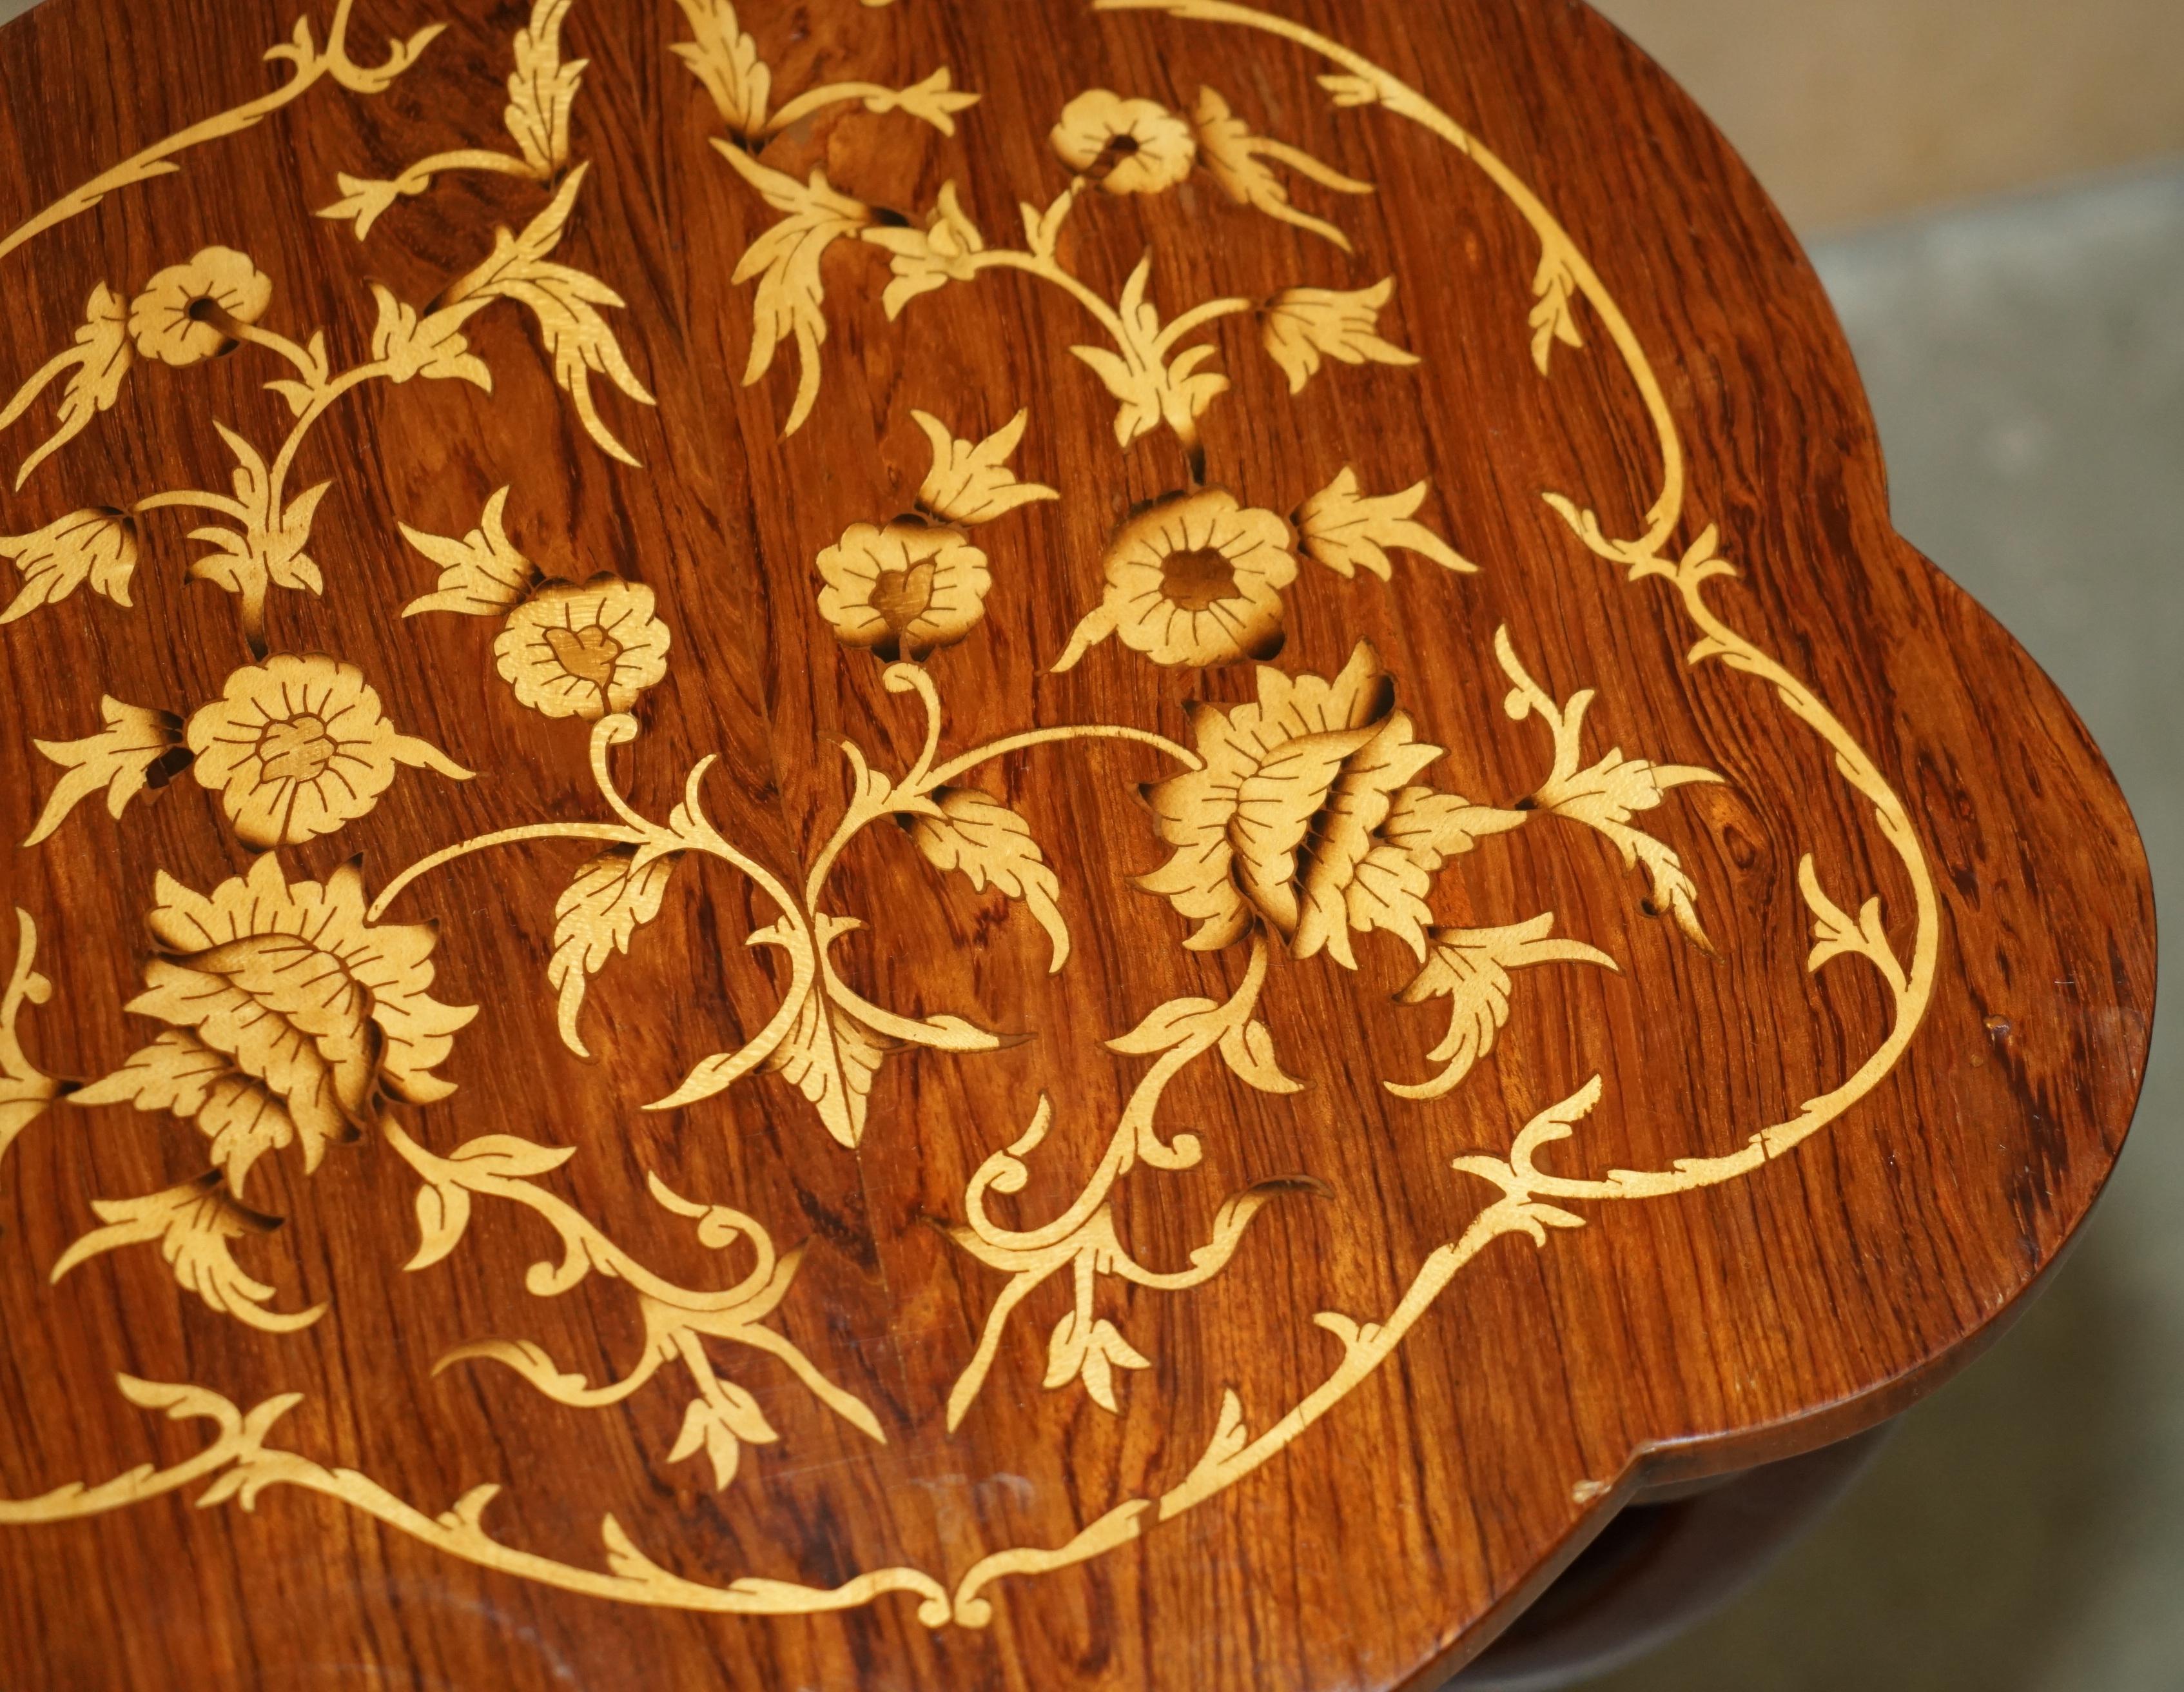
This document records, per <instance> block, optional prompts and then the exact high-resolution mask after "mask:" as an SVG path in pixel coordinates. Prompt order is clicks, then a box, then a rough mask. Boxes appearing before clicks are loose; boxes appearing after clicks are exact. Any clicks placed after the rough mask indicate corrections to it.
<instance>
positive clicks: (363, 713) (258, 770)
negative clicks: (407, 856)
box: [185, 653, 471, 847]
mask: <svg viewBox="0 0 2184 1692" xmlns="http://www.w3.org/2000/svg"><path fill="white" fill-rule="evenodd" d="M185 733H186V734H187V739H188V741H189V745H190V750H191V751H192V752H194V753H195V754H196V755H197V761H196V762H195V763H194V764H192V767H191V768H192V770H193V771H194V772H195V773H196V775H197V779H198V781H199V782H200V783H201V784H202V785H204V786H205V787H207V788H210V789H212V790H215V791H217V792H218V793H219V795H220V805H221V807H222V808H223V809H225V810H226V812H227V815H228V819H229V820H230V821H231V822H232V823H233V824H235V831H236V833H237V835H240V836H241V837H242V840H243V841H244V842H245V843H246V844H247V845H249V846H260V847H263V846H293V845H295V844H296V843H298V841H302V840H312V839H315V837H317V836H318V835H326V834H331V833H332V832H333V831H334V830H335V829H338V828H340V827H341V826H342V824H344V823H352V822H354V821H355V820H356V819H357V818H359V817H361V816H364V815H365V813H366V812H369V811H370V809H371V808H372V807H373V806H375V805H376V804H377V803H378V802H379V796H380V795H381V794H382V793H384V792H386V791H387V789H388V788H389V787H390V786H392V785H393V782H394V771H395V767H396V766H397V765H398V764H409V765H411V766H413V767H421V768H427V769H434V770H437V771H438V772H439V773H441V774H442V775H446V776H452V777H454V779H456V780H458V781H467V780H469V779H470V778H471V772H470V771H469V770H466V769H465V768H462V766H461V765H460V764H458V763H456V762H454V760H452V759H451V758H449V757H448V755H447V754H446V753H445V752H443V751H440V749H439V748H438V747H437V746H434V745H431V744H429V743H428V742H426V741H424V740H416V739H414V738H413V737H411V736H409V735H408V734H397V733H395V731H394V725H393V723H390V722H388V721H387V715H386V713H385V712H383V711H382V710H381V709H380V705H379V695H378V694H376V692H374V691H373V690H371V689H370V688H369V687H367V686H366V685H365V680H364V674H363V672H361V671H360V670H359V669H358V668H357V667H356V666H355V665H354V664H344V663H341V662H337V661H336V660H334V659H332V658H329V657H326V656H322V655H319V654H313V655H312V656H309V657H298V656H293V655H292V654H288V653H282V654H281V655H279V656H276V657H272V658H269V659H267V660H266V661H265V662H264V663H262V664H246V665H244V666H243V667H242V668H241V669H239V670H237V671H236V672H235V673H233V674H231V675H230V676H229V677H228V678H227V683H226V686H225V687H224V688H222V690H220V698H219V699H218V700H216V701H214V702H213V703H212V704H210V705H207V706H203V707H201V708H200V709H199V710H198V711H197V712H195V713H194V714H193V715H192V717H191V718H190V720H189V726H188V728H187V730H186V731H185Z"/></svg>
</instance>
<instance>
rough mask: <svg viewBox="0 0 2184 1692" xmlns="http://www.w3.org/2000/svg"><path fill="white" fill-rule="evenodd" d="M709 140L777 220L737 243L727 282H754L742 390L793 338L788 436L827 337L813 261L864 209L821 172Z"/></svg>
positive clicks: (865, 218) (862, 221)
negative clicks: (800, 170)
mask: <svg viewBox="0 0 2184 1692" xmlns="http://www.w3.org/2000/svg"><path fill="white" fill-rule="evenodd" d="M713 145H714V148H715V149H716V151H718V152H719V154H720V155H721V157H722V158H723V159H727V161H728V163H729V164H730V165H733V166H734V167H735V170H736V173H737V174H738V176H741V177H742V178H743V179H744V181H746V182H748V183H749V184H750V185H751V187H754V188H755V189H757V190H758V192H759V193H760V195H761V196H762V197H763V198H765V200H766V204H768V205H770V206H772V208H773V209H775V210H776V211H777V212H781V213H783V217H782V220H781V221H780V222H778V223H777V224H775V225H774V226H772V228H770V229H767V230H766V231H765V232H762V233H761V234H760V236H759V237H758V238H757V239H756V240H755V241H753V242H752V243H750V245H749V247H748V248H744V255H743V258H742V259H741V260H739V261H738V263H737V265H736V269H735V275H734V276H733V278H732V280H733V281H735V282H739V283H740V282H749V281H751V280H752V279H753V278H756V279H757V282H758V292H757V294H756V296H755V299H754V301H753V309H752V321H751V349H750V358H749V361H748V362H747V363H746V364H745V365H744V387H746V388H749V387H751V386H752V385H753V384H755V383H757V382H758V381H759V380H760V378H762V377H764V376H765V375H766V371H769V370H771V369H772V368H773V355H774V354H775V352H776V351H777V349H779V348H780V346H781V343H783V341H791V340H793V341H794V342H795V343H796V351H797V355H798V358H799V361H800V362H799V376H798V378H797V384H796V399H795V402H794V405H791V406H790V408H789V412H788V422H786V423H784V424H783V426H782V433H783V434H784V435H793V434H794V433H796V432H797V430H799V428H801V427H804V420H805V418H806V417H809V416H811V407H812V406H813V405H814V404H816V402H817V400H818V398H819V348H820V346H821V344H822V343H823V342H824V341H825V340H826V338H827V317H826V313H825V311H824V310H823V309H822V308H823V307H824V305H825V304H826V298H827V289H826V283H825V282H824V280H823V279H822V276H821V275H820V271H819V261H820V260H822V258H824V257H825V256H826V253H827V248H829V247H831V246H833V244H834V243H835V242H837V241H838V240H840V239H841V238H842V237H844V236H854V235H855V234H856V233H857V232H859V231H860V230H861V229H863V228H865V227H866V226H867V225H868V224H870V223H871V221H872V210H871V208H870V207H868V206H866V204H864V203H863V202H862V201H861V200H854V199H851V198H849V196H848V195H846V194H841V193H836V192H835V191H834V188H833V185H832V184H831V183H829V182H828V181H827V173H826V172H825V171H824V170H813V171H812V172H811V177H810V179H809V180H808V181H802V182H799V181H797V180H796V178H795V177H794V176H784V175H783V174H782V173H781V172H780V171H778V170H774V169H772V167H771V166H769V165H761V164H760V163H759V161H758V160H757V159H754V158H752V157H751V156H750V155H749V154H747V153H745V152H744V150H743V148H740V147H737V146H735V145H733V143H731V142H724V141H717V140H716V142H714V143H713Z"/></svg>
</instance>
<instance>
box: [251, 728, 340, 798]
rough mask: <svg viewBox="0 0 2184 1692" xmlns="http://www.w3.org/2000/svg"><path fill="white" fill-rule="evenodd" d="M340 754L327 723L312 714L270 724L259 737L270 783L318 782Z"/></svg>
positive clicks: (259, 749) (266, 775)
mask: <svg viewBox="0 0 2184 1692" xmlns="http://www.w3.org/2000/svg"><path fill="white" fill-rule="evenodd" d="M340 751H341V748H340V746H339V745H337V744H336V743H335V740H334V737H333V736H332V735H331V734H328V733H326V723H324V722H322V721H321V720H320V718H316V717H312V716H309V715H308V714H307V715H305V716H302V717H291V718H287V719H285V720H284V721H281V722H279V723H267V724H266V725H265V733H263V734H260V735H259V737H258V756H259V759H260V760H261V761H262V762H264V764H265V779H267V780H268V781H316V780H317V779H319V778H320V776H321V775H323V774H324V773H326V766H327V765H328V764H330V763H331V762H333V761H334V759H335V758H336V757H337V756H338V755H339V754H340Z"/></svg>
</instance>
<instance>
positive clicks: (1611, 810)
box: [1494, 628, 1721, 952]
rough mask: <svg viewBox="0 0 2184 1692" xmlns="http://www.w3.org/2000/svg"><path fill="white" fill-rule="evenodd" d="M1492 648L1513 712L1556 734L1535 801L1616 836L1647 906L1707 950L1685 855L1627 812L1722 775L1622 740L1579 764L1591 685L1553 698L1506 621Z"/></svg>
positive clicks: (1515, 716) (1633, 812) (1515, 719)
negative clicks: (1639, 878)
mask: <svg viewBox="0 0 2184 1692" xmlns="http://www.w3.org/2000/svg"><path fill="white" fill-rule="evenodd" d="M1494 652H1495V656H1496V658H1497V659H1498V660H1499V661H1500V662H1501V665H1502V671H1503V673H1505V674H1506V675H1507V676H1508V678H1509V680H1510V683H1511V684H1512V685H1511V688H1510V691H1509V693H1508V695H1507V697H1506V698H1505V699H1504V700H1503V701H1502V709H1503V710H1504V712H1507V715H1508V717H1509V718H1510V720H1511V721H1512V722H1516V723H1521V722H1523V721H1524V719H1525V718H1529V717H1531V716H1533V715H1535V714H1536V715H1537V716H1538V717H1539V718H1540V719H1541V721H1542V722H1544V723H1546V725H1547V728H1548V730H1549V732H1550V733H1551V734H1552V735H1553V736H1554V745H1555V758H1554V765H1553V768H1552V769H1551V770H1550V771H1549V773H1548V775H1547V779H1546V781H1544V782H1542V783H1541V785H1540V786H1539V787H1538V788H1537V789H1536V790H1535V791H1534V793H1533V795H1532V798H1533V801H1534V803H1535V804H1536V805H1537V806H1539V807H1541V808H1542V809H1544V810H1546V811H1547V812H1551V813H1552V814H1553V815H1555V816H1557V817H1561V818H1567V819H1568V820H1569V821H1571V822H1574V823H1581V824H1585V827H1587V828H1590V829H1594V830H1595V831H1596V832H1597V833H1599V834H1601V835H1604V836H1606V837H1607V839H1608V840H1611V841H1613V843H1614V846H1615V849H1616V851H1617V852H1619V853H1620V854H1621V856H1622V858H1623V863H1624V868H1626V869H1628V868H1635V867H1639V866H1642V867H1643V868H1644V870H1645V873H1646V880H1647V883H1648V884H1649V886H1650V890H1651V891H1650V893H1649V896H1648V905H1649V908H1651V909H1652V911H1654V912H1656V913H1660V914H1663V915H1669V916H1672V917H1674V919H1675V923H1676V926H1677V927H1678V928H1680V929H1681V930H1683V932H1684V934H1685V937H1686V938H1688V939H1689V940H1690V941H1691V942H1692V944H1694V945H1695V946H1697V947H1701V948H1702V949H1703V950H1706V951H1709V952H1710V951H1712V950H1713V943H1712V942H1711V941H1708V938H1707V935H1706V930H1704V929H1703V928H1702V927H1701V926H1700V924H1699V917H1698V909H1697V896H1698V888H1697V885H1696V884H1695V883H1694V882H1693V881H1692V880H1691V876H1690V875H1689V874H1687V873H1686V872H1685V869H1684V866H1683V860H1682V859H1681V858H1680V857H1678V856H1677V854H1676V852H1675V851H1674V848H1672V847H1671V846H1669V844H1668V843H1667V842H1666V841H1664V840H1658V839H1657V838H1655V837H1654V836H1653V835H1649V834H1646V833H1645V832H1644V831H1643V830H1641V829H1636V828H1634V827H1633V826H1631V822H1630V819H1631V818H1633V817H1634V816H1635V815H1637V814H1638V813H1639V812H1644V811H1650V810H1652V808H1653V807H1656V806H1657V805H1658V804H1659V803H1660V802H1661V799H1662V796H1663V795H1664V794H1666V793H1668V792H1669V791H1670V790H1673V789H1674V788H1678V787H1683V786H1686V785H1691V784H1693V783H1712V782H1719V780H1720V779H1721V777H1720V776H1719V775H1718V774H1716V773H1714V772H1713V770H1710V769H1701V768H1697V766H1695V765H1691V764H1662V763H1654V762H1652V761H1650V760H1648V759H1645V758H1626V757H1624V755H1623V749H1622V748H1621V747H1620V746H1612V747H1610V748H1609V749H1608V751H1607V756H1606V757H1602V759H1600V760H1599V762H1596V763H1594V764H1591V765H1590V766H1587V767H1586V768H1582V769H1580V768H1579V767H1578V766H1579V764H1580V762H1581V761H1582V759H1583V757H1584V753H1583V751H1582V745H1583V734H1584V726H1585V712H1586V711H1587V710H1588V709H1589V708H1590V707H1591V704H1592V700H1593V693H1592V690H1591V689H1590V688H1584V689H1580V690H1579V691H1578V692H1576V693H1574V694H1573V695H1570V697H1569V699H1568V701H1565V702H1564V703H1563V704H1562V705H1560V706H1557V704H1556V703H1555V701H1554V698H1553V696H1552V695H1551V694H1549V693H1548V692H1547V690H1546V689H1545V688H1543V687H1541V685H1540V684H1539V683H1538V682H1536V681H1535V680H1534V679H1533V678H1532V677H1531V675H1530V673H1529V672H1528V671H1527V670H1526V669H1525V668H1524V665H1523V664H1522V663H1521V662H1518V657H1517V653H1516V649H1515V648H1514V647H1513V645H1511V644H1510V640H1509V631H1508V630H1507V628H1501V629H1497V630H1496V631H1495V635H1494Z"/></svg>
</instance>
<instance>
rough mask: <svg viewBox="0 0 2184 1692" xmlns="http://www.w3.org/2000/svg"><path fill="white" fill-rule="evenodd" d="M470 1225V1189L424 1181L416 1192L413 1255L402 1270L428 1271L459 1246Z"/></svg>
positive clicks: (451, 1183) (450, 1182)
mask: <svg viewBox="0 0 2184 1692" xmlns="http://www.w3.org/2000/svg"><path fill="white" fill-rule="evenodd" d="M470 1224H471V1195H470V1189H469V1188H468V1187H459V1186H457V1185H456V1184H454V1182H452V1181H449V1182H448V1183H446V1184H445V1185H441V1184H437V1183H435V1182H432V1181H427V1182H426V1184H425V1185H424V1186H422V1187H419V1188H418V1189H417V1250H416V1254H415V1255H414V1256H413V1257H411V1258H410V1259H409V1262H407V1263H405V1264H404V1265H402V1266H403V1268H404V1269H405V1270H418V1269H430V1268H431V1267H432V1265H434V1264H436V1263H437V1262H439V1261H440V1260H441V1259H443V1258H444V1257H446V1256H447V1255H448V1253H450V1252H452V1251H453V1250H454V1248H456V1247H457V1246H458V1245H460V1244H461V1243H462V1238H463V1233H464V1231H465V1229H467V1228H468V1227H469V1226H470Z"/></svg>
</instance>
